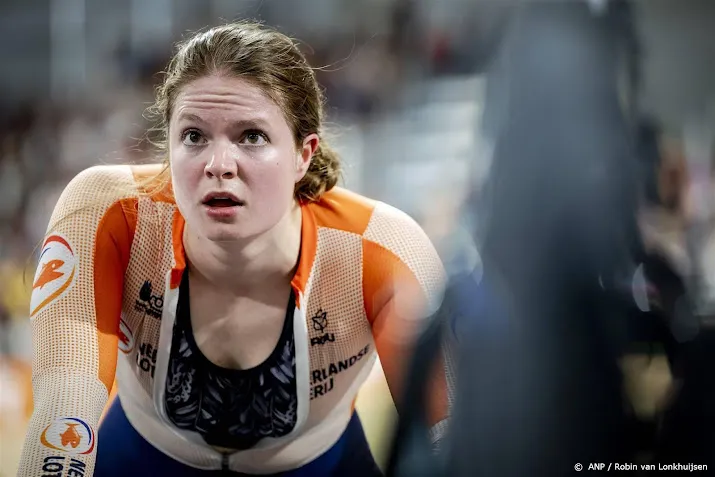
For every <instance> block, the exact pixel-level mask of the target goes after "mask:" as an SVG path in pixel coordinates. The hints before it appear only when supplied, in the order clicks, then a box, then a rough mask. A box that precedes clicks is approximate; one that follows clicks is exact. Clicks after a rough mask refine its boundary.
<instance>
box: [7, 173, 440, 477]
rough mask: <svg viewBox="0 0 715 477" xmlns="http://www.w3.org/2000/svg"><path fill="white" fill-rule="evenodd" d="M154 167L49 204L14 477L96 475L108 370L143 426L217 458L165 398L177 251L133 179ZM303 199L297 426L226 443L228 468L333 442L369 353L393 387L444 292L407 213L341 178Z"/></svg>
mask: <svg viewBox="0 0 715 477" xmlns="http://www.w3.org/2000/svg"><path fill="white" fill-rule="evenodd" d="M158 171H159V169H158V166H136V167H130V166H101V167H93V168H91V169H88V170H86V171H84V172H82V173H81V174H79V175H78V176H77V177H76V178H75V179H74V180H73V181H72V182H71V183H70V184H69V185H68V186H67V188H66V189H65V191H64V193H63V194H62V196H61V198H60V200H59V202H58V204H57V206H56V208H55V211H54V213H53V215H52V218H51V221H50V225H49V228H48V234H47V236H46V238H45V241H44V245H43V247H42V252H41V255H40V260H39V264H38V268H37V273H36V275H35V278H34V282H33V294H32V300H31V310H30V313H31V320H32V328H33V334H34V346H35V354H34V362H33V387H34V403H35V408H34V413H33V416H32V419H31V423H30V427H29V431H28V435H27V437H26V442H25V446H24V450H23V455H22V459H21V464H20V469H19V475H21V476H28V477H29V476H33V477H34V476H38V475H45V474H51V475H53V476H54V475H57V476H60V475H61V476H66V475H73V476H90V475H92V474H93V469H94V456H95V453H96V450H97V426H98V422H99V420H100V416H101V414H102V412H103V409H104V407H105V404H106V402H107V398H108V394H109V392H110V390H111V389H112V385H113V383H114V380H115V375H116V380H117V383H118V387H119V396H120V397H121V400H122V405H123V407H124V409H125V412H126V414H127V417H128V419H129V421H130V422H131V423H132V425H133V426H134V427H135V428H136V429H137V431H138V432H139V433H140V434H141V435H142V436H144V438H146V439H147V440H148V441H149V442H151V443H152V444H153V445H154V446H155V447H157V448H159V449H160V450H162V451H163V452H164V453H166V454H167V455H169V456H171V457H173V458H174V459H176V460H177V461H180V462H183V463H185V464H188V465H190V466H193V467H196V468H201V469H220V468H221V466H222V457H223V456H222V454H220V453H219V452H217V451H216V450H214V449H213V448H211V447H209V446H208V445H206V444H205V442H204V441H203V439H202V438H201V437H200V436H199V435H198V434H196V433H193V432H188V431H183V430H180V429H178V428H176V427H175V426H174V425H173V424H171V423H170V421H169V420H168V418H167V415H166V410H165V406H164V392H165V380H166V375H167V366H168V362H169V353H170V347H171V337H172V330H173V326H174V321H175V317H176V307H177V302H178V293H179V284H180V282H181V277H182V274H183V273H184V270H185V267H186V258H185V253H184V249H183V245H182V231H183V228H184V220H183V218H182V216H181V214H180V213H179V211H178V209H177V207H176V204H175V203H174V201H173V198H172V194H171V190H170V186H167V187H166V188H164V189H162V190H160V191H158V192H156V193H151V194H148V193H144V191H141V190H140V185H139V184H143V183H145V182H146V181H145V179H146V178H147V177H151V176H152V175H154V174H156V173H157V172H158ZM301 210H302V220H303V222H302V240H301V251H300V261H299V264H298V269H297V272H296V274H295V277H294V279H293V281H292V287H293V291H294V293H295V296H296V309H295V313H294V319H293V331H294V335H295V348H296V351H295V352H296V373H297V392H298V413H297V414H298V418H297V423H296V426H295V429H294V430H293V431H292V432H291V433H290V434H288V435H287V436H285V437H281V438H267V439H264V440H262V441H260V442H259V443H258V444H257V445H256V446H255V447H254V448H252V449H249V450H245V451H240V452H236V453H234V454H232V455H231V456H230V458H229V468H230V469H232V470H235V471H239V472H247V473H257V474H262V473H275V472H281V471H284V470H287V469H292V468H296V467H299V466H301V465H303V464H305V463H307V462H309V461H311V460H313V459H314V458H316V457H318V456H319V455H320V454H321V453H323V452H324V451H325V450H327V449H328V448H329V447H330V446H331V445H332V444H333V443H334V442H335V441H336V440H337V439H338V438H339V436H340V435H341V433H342V432H343V430H344V429H345V427H346V426H347V423H348V421H349V419H350V417H351V414H352V412H353V408H354V401H355V398H356V395H357V392H358V390H359V388H360V386H361V384H362V383H363V381H364V380H365V378H366V377H367V375H368V374H369V373H370V371H371V369H372V367H373V363H374V361H375V358H376V353H378V354H379V355H380V358H381V363H382V366H383V369H384V372H385V376H386V378H387V381H388V384H389V385H390V388H391V391H392V393H393V395H395V396H396V394H395V393H396V392H397V393H399V388H400V380H401V374H402V371H403V368H404V366H405V358H406V357H407V355H408V352H409V349H410V345H411V343H412V342H413V340H414V338H415V335H416V332H417V331H418V330H419V328H420V326H421V321H420V318H421V317H424V316H427V315H428V314H429V313H430V311H433V310H434V309H435V308H436V307H437V306H438V301H439V299H440V297H441V292H442V286H443V282H444V272H443V268H442V264H441V262H440V260H439V258H438V256H437V253H436V251H435V250H434V248H433V246H432V244H431V243H430V241H429V239H428V238H427V236H426V235H425V233H424V232H423V231H422V229H421V228H420V227H419V226H418V225H417V224H416V223H415V222H414V221H413V220H412V219H411V218H409V217H408V216H407V215H406V214H404V213H403V212H401V211H399V210H397V209H395V208H392V207H390V206H388V205H386V204H384V203H381V202H376V201H372V200H369V199H366V198H364V197H362V196H360V195H357V194H354V193H351V192H348V191H346V190H344V189H341V188H335V189H333V190H331V191H330V192H328V193H326V194H325V195H324V196H323V198H322V199H321V200H320V201H318V202H314V203H307V204H304V205H302V207H301ZM434 390H435V392H434V393H433V394H434V395H433V396H432V403H433V406H432V407H433V409H431V420H432V423H433V424H437V423H439V422H440V421H441V420H443V419H444V418H445V417H446V413H447V393H446V385H445V382H444V375H443V374H442V373H436V374H435V384H434ZM128 465H129V463H128ZM48 466H49V467H48ZM50 467H51V469H50ZM49 470H52V472H49ZM127 472H128V474H131V470H130V469H128V471H127Z"/></svg>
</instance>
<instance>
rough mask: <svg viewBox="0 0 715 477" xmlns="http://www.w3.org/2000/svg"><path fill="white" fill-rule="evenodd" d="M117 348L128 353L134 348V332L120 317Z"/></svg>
mask: <svg viewBox="0 0 715 477" xmlns="http://www.w3.org/2000/svg"><path fill="white" fill-rule="evenodd" d="M118 338H119V349H120V350H121V351H122V353H124V354H129V353H130V352H131V351H132V350H133V349H134V333H133V332H132V330H131V329H130V328H129V326H128V325H127V323H126V321H124V320H123V319H122V318H120V319H119V334H118Z"/></svg>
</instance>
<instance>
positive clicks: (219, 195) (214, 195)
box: [203, 191, 243, 205]
mask: <svg viewBox="0 0 715 477" xmlns="http://www.w3.org/2000/svg"><path fill="white" fill-rule="evenodd" d="M212 199H231V200H232V201H234V202H236V203H238V204H241V205H243V201H242V200H241V199H239V198H238V197H236V195H235V194H232V193H231V192H226V191H214V192H209V193H208V194H206V195H205V196H204V198H203V203H204V204H205V203H207V202H208V201H210V200H212Z"/></svg>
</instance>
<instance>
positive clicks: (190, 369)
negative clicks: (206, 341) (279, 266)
mask: <svg viewBox="0 0 715 477" xmlns="http://www.w3.org/2000/svg"><path fill="white" fill-rule="evenodd" d="M294 309H295V296H294V295H293V292H292V291H291V295H290V300H289V302H288V311H287V312H286V319H285V323H284V325H283V331H282V332H281V336H280V338H279V340H278V344H277V346H276V348H275V349H274V350H273V352H272V353H271V355H270V356H269V357H268V358H267V359H266V360H265V361H264V362H263V363H261V364H259V365H258V366H256V367H254V368H251V369H246V370H235V369H227V368H223V367H220V366H218V365H216V364H214V363H212V362H211V361H209V360H208V359H207V358H206V356H204V354H203V353H202V352H201V350H200V349H199V347H198V345H197V344H196V341H195V339H194V333H193V329H192V327H191V318H190V314H189V310H190V307H189V280H188V273H185V274H184V277H183V279H182V282H181V288H180V290H179V303H178V307H177V313H176V323H175V324H174V332H173V337H172V344H171V355H170V358H169V369H168V373H167V377H166V398H165V402H166V410H167V414H168V417H169V420H171V422H173V423H174V424H175V425H176V426H177V427H178V428H180V429H186V430H191V431H195V432H198V433H199V434H201V436H202V437H203V438H204V440H205V441H206V443H207V444H209V445H212V446H217V447H223V448H228V449H236V450H242V449H248V448H251V447H253V446H254V445H255V444H256V443H257V442H258V441H260V440H261V439H262V438H264V437H281V436H285V435H286V434H288V433H289V432H291V431H292V430H293V428H294V427H295V423H296V418H297V410H298V399H297V394H296V380H295V340H294V336H293V326H292V324H293V311H294ZM237 319H240V317H237Z"/></svg>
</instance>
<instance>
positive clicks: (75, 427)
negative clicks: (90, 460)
mask: <svg viewBox="0 0 715 477" xmlns="http://www.w3.org/2000/svg"><path fill="white" fill-rule="evenodd" d="M94 440H95V437H94V430H92V428H91V427H90V426H89V424H87V423H86V422H84V421H83V420H82V419H77V418H76V417H60V418H58V419H55V420H54V422H53V423H52V424H50V425H49V426H47V427H46V428H45V430H44V431H42V435H41V436H40V442H42V445H44V446H45V447H48V448H50V449H53V450H58V451H63V452H67V453H68V454H91V453H92V451H93V450H94Z"/></svg>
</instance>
